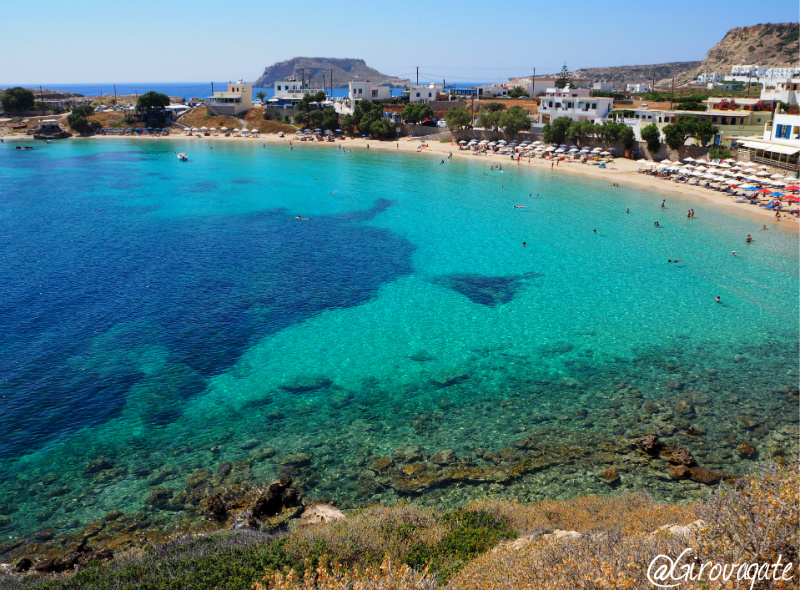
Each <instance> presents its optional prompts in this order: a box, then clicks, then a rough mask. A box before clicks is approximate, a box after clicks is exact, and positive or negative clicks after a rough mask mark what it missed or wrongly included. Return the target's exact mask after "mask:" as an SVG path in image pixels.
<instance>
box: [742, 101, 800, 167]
mask: <svg viewBox="0 0 800 590" xmlns="http://www.w3.org/2000/svg"><path fill="white" fill-rule="evenodd" d="M738 157H739V159H742V160H745V161H750V162H759V163H761V164H769V165H770V166H775V167H777V168H784V169H786V170H791V171H792V172H794V173H795V176H796V175H797V172H798V158H800V115H775V116H774V117H773V119H772V121H770V122H768V123H767V124H766V125H765V126H764V137H763V139H752V140H751V139H749V138H748V139H746V140H745V141H740V142H739V154H738Z"/></svg>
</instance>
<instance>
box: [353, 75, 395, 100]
mask: <svg viewBox="0 0 800 590" xmlns="http://www.w3.org/2000/svg"><path fill="white" fill-rule="evenodd" d="M347 97H348V98H349V99H350V100H351V101H353V103H356V102H358V101H359V100H361V99H364V98H366V99H367V100H371V101H373V102H380V101H384V100H391V98H392V88H391V86H377V85H375V84H373V83H372V82H370V81H369V80H367V81H366V82H350V83H349V84H348V85H347Z"/></svg>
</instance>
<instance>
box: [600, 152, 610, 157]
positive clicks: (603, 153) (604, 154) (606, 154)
mask: <svg viewBox="0 0 800 590" xmlns="http://www.w3.org/2000/svg"><path fill="white" fill-rule="evenodd" d="M600 155H601V156H610V155H611V152H600Z"/></svg>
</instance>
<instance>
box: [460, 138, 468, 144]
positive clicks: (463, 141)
mask: <svg viewBox="0 0 800 590" xmlns="http://www.w3.org/2000/svg"><path fill="white" fill-rule="evenodd" d="M458 143H459V144H461V145H464V144H465V143H467V140H466V139H462V140H461V141H459V142H458Z"/></svg>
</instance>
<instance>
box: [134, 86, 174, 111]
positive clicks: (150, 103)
mask: <svg viewBox="0 0 800 590" xmlns="http://www.w3.org/2000/svg"><path fill="white" fill-rule="evenodd" d="M169 102H170V100H169V96H167V95H166V94H161V93H160V92H156V91H155V90H151V91H150V92H145V93H144V94H142V95H141V96H140V97H139V100H137V101H136V110H137V111H139V112H142V111H146V110H148V109H163V108H165V107H167V106H169Z"/></svg>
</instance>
